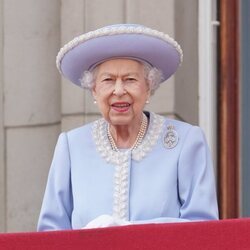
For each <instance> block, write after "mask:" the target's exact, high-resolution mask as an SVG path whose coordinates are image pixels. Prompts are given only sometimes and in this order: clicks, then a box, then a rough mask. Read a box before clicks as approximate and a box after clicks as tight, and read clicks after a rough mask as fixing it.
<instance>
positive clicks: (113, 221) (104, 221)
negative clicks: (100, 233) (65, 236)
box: [83, 214, 130, 229]
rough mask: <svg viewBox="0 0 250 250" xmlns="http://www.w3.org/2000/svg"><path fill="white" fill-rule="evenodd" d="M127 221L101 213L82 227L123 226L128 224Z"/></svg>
mask: <svg viewBox="0 0 250 250" xmlns="http://www.w3.org/2000/svg"><path fill="white" fill-rule="evenodd" d="M129 224H130V222H129V221H125V220H121V219H118V218H114V217H113V216H111V215H107V214H103V215H100V216H98V217H97V218H95V219H94V220H92V221H90V222H89V223H88V224H87V225H86V226H85V227H83V229H88V228H100V227H112V226H123V225H129Z"/></svg>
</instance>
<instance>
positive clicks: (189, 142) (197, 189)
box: [178, 126, 218, 220]
mask: <svg viewBox="0 0 250 250" xmlns="http://www.w3.org/2000/svg"><path fill="white" fill-rule="evenodd" d="M213 171H214V169H213V164H212V158H211V154H210V151H209V148H208V145H207V142H206V139H205V136H204V134H203V132H202V130H201V129H200V128H199V127H196V126H193V127H192V128H191V129H190V130H189V132H188V134H187V136H186V138H185V141H184V143H183V146H182V150H181V153H180V157H179V163H178V188H179V199H180V202H181V208H180V218H181V219H187V220H212V219H218V206H217V195H216V188H215V180H214V172H213Z"/></svg>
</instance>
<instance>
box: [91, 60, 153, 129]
mask: <svg viewBox="0 0 250 250" xmlns="http://www.w3.org/2000/svg"><path fill="white" fill-rule="evenodd" d="M95 79H96V80H95V86H94V88H93V91H92V94H93V96H94V98H95V100H96V102H97V105H98V107H99V109H100V111H101V113H102V115H103V117H104V118H105V119H106V120H107V121H108V122H109V123H111V125H114V126H116V125H133V124H134V123H138V122H140V119H141V114H142V111H143V108H144V106H145V103H146V100H147V99H148V98H149V96H150V90H149V87H148V84H147V82H146V79H145V75H144V67H143V65H142V64H141V63H139V62H137V61H135V60H130V59H113V60H109V61H106V62H104V63H102V64H100V65H99V67H98V68H97V70H96V72H95Z"/></svg>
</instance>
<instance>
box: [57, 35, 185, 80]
mask: <svg viewBox="0 0 250 250" xmlns="http://www.w3.org/2000/svg"><path fill="white" fill-rule="evenodd" d="M114 58H132V59H135V60H139V61H145V62H147V63H149V64H150V65H152V66H153V67H156V68H158V69H160V70H161V71H162V73H163V78H164V79H163V81H165V80H167V79H168V78H169V77H170V76H172V75H173V74H174V73H175V72H176V70H177V68H178V66H179V64H180V62H181V55H180V53H179V52H178V51H177V50H176V48H175V47H174V46H173V44H171V43H168V42H166V41H164V40H162V39H160V38H158V37H154V36H149V35H145V34H114V35H105V36H99V37H95V38H92V39H89V40H86V41H84V42H83V43H79V44H78V45H77V46H74V47H73V48H71V49H70V50H68V51H67V52H66V53H65V54H64V55H63V57H62V58H61V61H60V70H61V72H62V74H63V75H64V76H65V77H66V78H68V79H69V80H70V81H72V82H73V83H75V84H77V85H80V78H81V77H82V74H83V72H84V71H86V70H90V69H91V68H93V66H95V65H97V64H99V63H101V62H104V61H106V60H110V59H114Z"/></svg>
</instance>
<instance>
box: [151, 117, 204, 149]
mask: <svg viewBox="0 0 250 250" xmlns="http://www.w3.org/2000/svg"><path fill="white" fill-rule="evenodd" d="M150 116H153V117H158V118H157V119H158V120H160V119H161V120H162V121H163V127H162V135H161V137H162V139H163V141H164V143H165V141H166V140H170V141H172V142H173V141H174V143H175V144H176V146H177V148H179V149H181V148H182V147H183V145H184V144H185V145H187V144H190V143H191V144H192V142H194V141H200V142H204V143H206V138H205V136H204V133H203V131H202V129H201V128H200V127H199V126H196V125H192V124H190V123H187V122H183V121H179V120H175V119H171V118H167V117H164V116H161V115H157V114H153V113H150ZM153 119H155V118H153ZM165 146H167V147H168V145H165ZM169 147H170V148H172V147H171V146H169Z"/></svg>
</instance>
